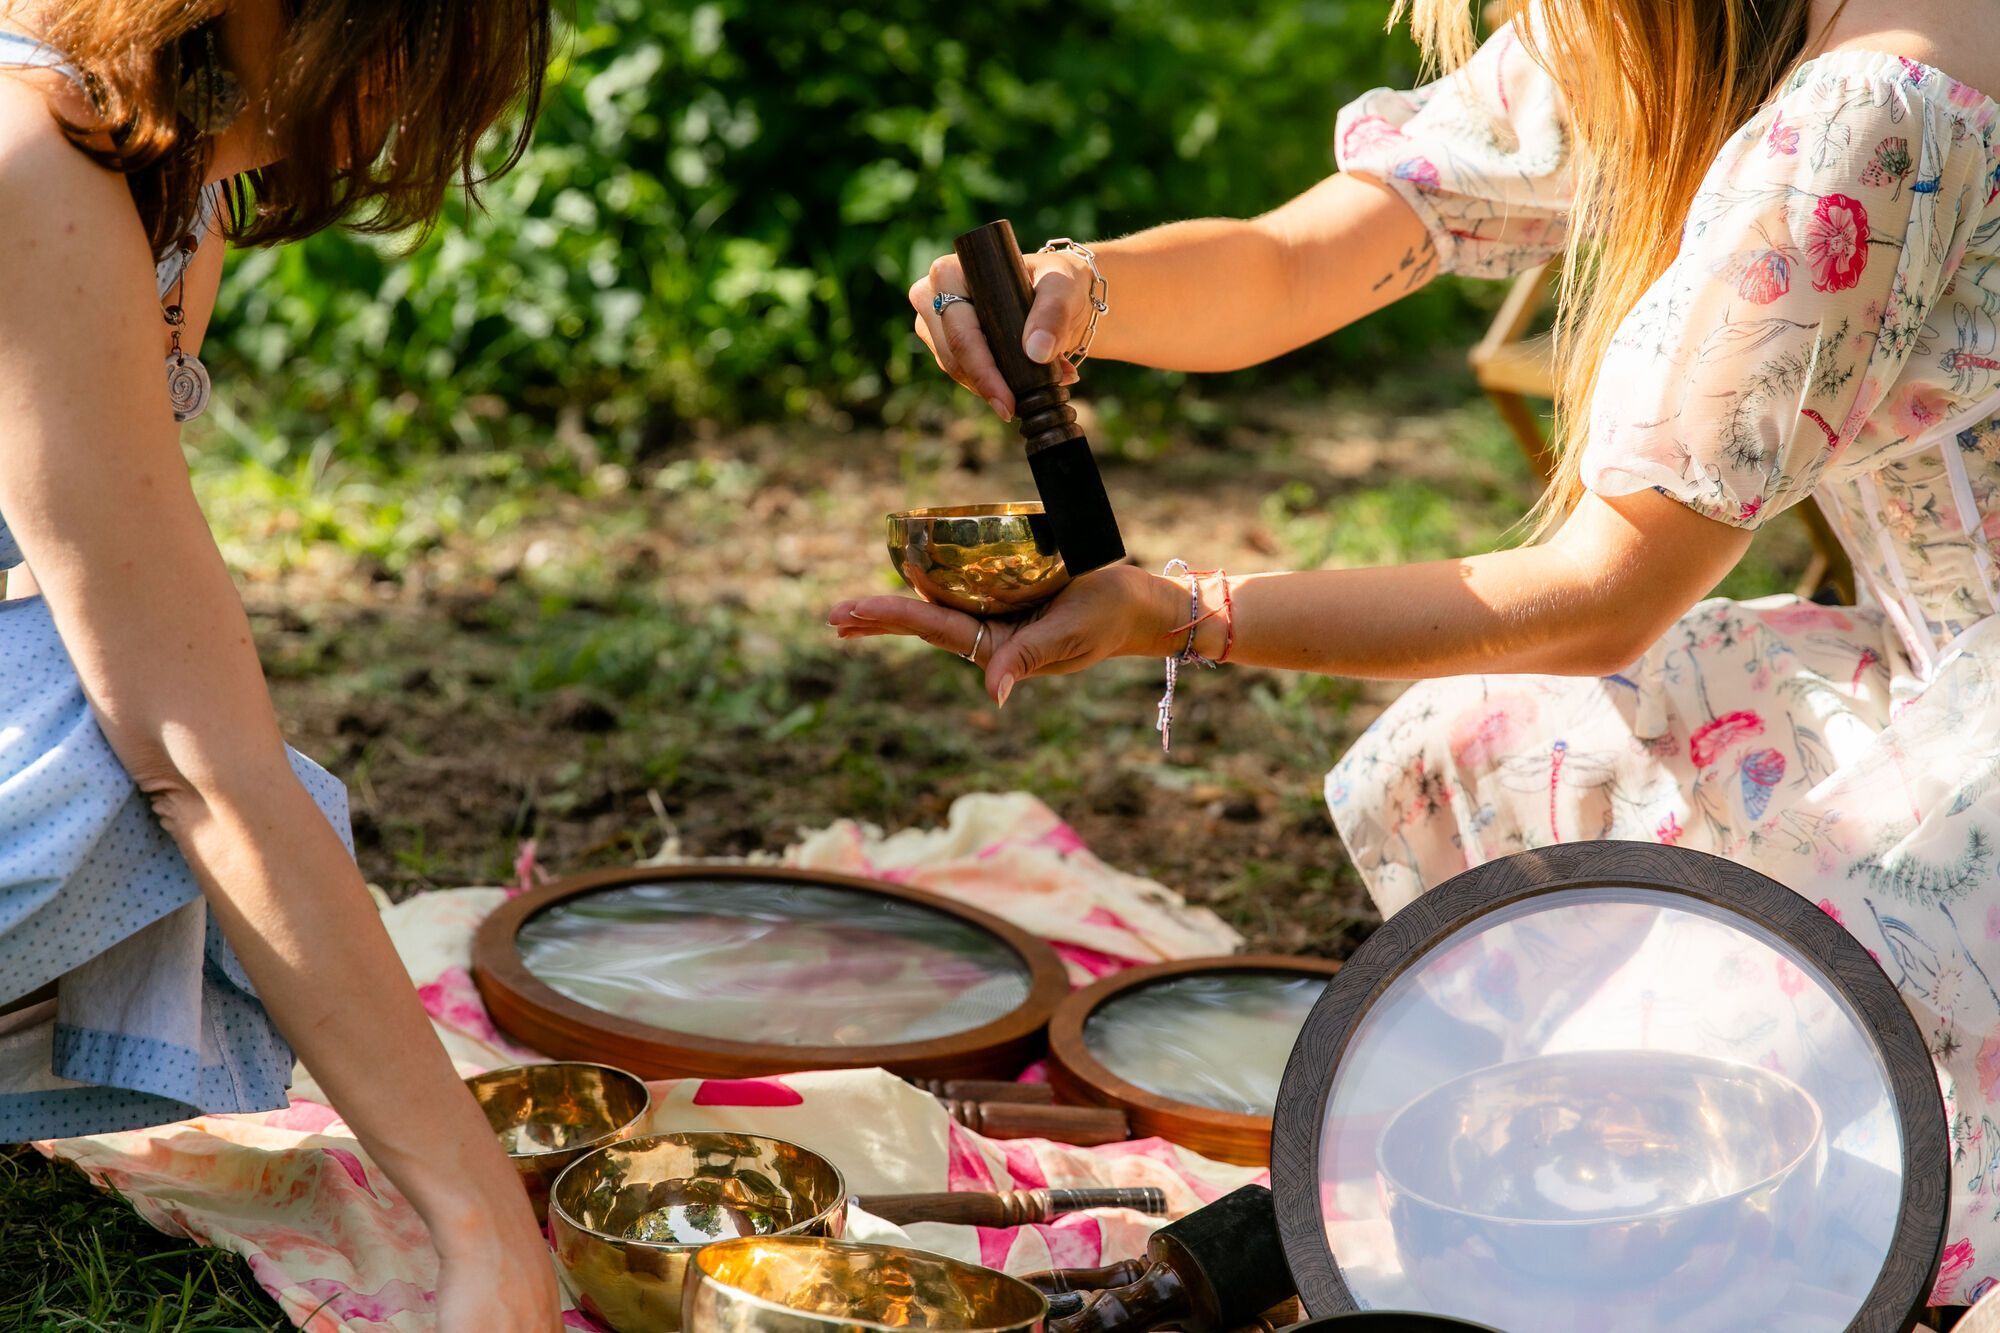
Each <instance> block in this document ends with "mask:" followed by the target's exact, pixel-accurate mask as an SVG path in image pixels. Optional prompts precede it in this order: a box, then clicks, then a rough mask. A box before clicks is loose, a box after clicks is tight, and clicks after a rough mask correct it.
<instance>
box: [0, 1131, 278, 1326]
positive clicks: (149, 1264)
mask: <svg viewBox="0 0 2000 1333" xmlns="http://www.w3.org/2000/svg"><path fill="white" fill-rule="evenodd" d="M285 1327H288V1324H287V1322H286V1320H285V1319H284V1318H283V1316H282V1315H280V1314H279V1312H278V1308H277V1306H276V1305H274V1304H273V1303H272V1302H271V1301H270V1299H269V1298H267V1297H266V1296H265V1295H264V1293H263V1292H262V1291H261V1290H260V1289H259V1288H258V1287H257V1285H256V1283H254V1282H252V1281H251V1279H250V1271H249V1268H248V1266H247V1265H245V1264H244V1263H243V1261H242V1260H241V1259H239V1258H237V1257H236V1256H235V1255H233V1254H225V1253H222V1252H220V1251H217V1250H203V1249H195V1248H190V1247H189V1245H188V1243H187V1242H186V1241H184V1240H177V1239H175V1238H173V1237H170V1236H164V1235H162V1234H160V1233H159V1232H157V1231H155V1230H153V1228H152V1227H150V1226H148V1225H147V1224H146V1223H145V1222H143V1221H141V1220H140V1219H139V1216H138V1214H136V1213H135V1212H133V1211H132V1209H131V1208H130V1207H128V1206H127V1205H126V1204H124V1203H123V1202H122V1201H120V1200H117V1199H113V1198H109V1197H107V1196H106V1195H104V1194H103V1193H101V1192H99V1191H98V1190H96V1189H93V1188H92V1187H91V1186H90V1184H89V1182H87V1181H86V1180H84V1178H83V1176H82V1175H81V1174H80V1173H79V1172H78V1171H76V1170H75V1169H74V1168H72V1167H70V1166H68V1165H66V1164H64V1163H60V1162H51V1161H48V1160H46V1159H45V1158H43V1157H42V1156H41V1154H39V1153H36V1152H34V1151H32V1150H31V1149H27V1148H10V1149H6V1150H0V1329H6V1330H8V1333H85V1331H86V1330H88V1331H89V1333H99V1331H100V1330H102V1333H267V1330H272V1329H282V1328H285Z"/></svg>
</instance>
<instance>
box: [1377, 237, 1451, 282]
mask: <svg viewBox="0 0 2000 1333" xmlns="http://www.w3.org/2000/svg"><path fill="white" fill-rule="evenodd" d="M1436 268H1437V247H1436V246H1434V245H1432V244H1431V239H1430V237H1428V236H1426V237H1425V238H1424V240H1423V244H1421V245H1413V246H1411V247H1410V248H1409V249H1407V250H1405V251H1403V257H1402V258H1401V259H1399V260H1397V261H1396V267H1394V268H1392V269H1390V270H1389V271H1388V272H1387V273H1384V274H1383V275H1382V276H1381V277H1379V278H1377V279H1376V280H1375V285H1374V286H1373V287H1372V288H1370V289H1369V290H1371V291H1377V292H1379V291H1381V290H1382V289H1383V288H1384V287H1387V286H1388V285H1389V284H1390V283H1392V282H1394V281H1396V280H1397V279H1398V278H1401V279H1402V281H1403V293H1404V294H1407V293H1409V292H1413V291H1415V290H1416V289H1417V288H1419V287H1421V286H1423V285H1424V284H1425V283H1427V282H1429V281H1430V280H1431V277H1432V275H1433V273H1434V272H1435V270H1436Z"/></svg>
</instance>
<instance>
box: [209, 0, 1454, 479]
mask: <svg viewBox="0 0 2000 1333" xmlns="http://www.w3.org/2000/svg"><path fill="white" fill-rule="evenodd" d="M1384 11H1385V6H1384V5H1383V4H1382V3H1380V0H1306V2H1304V3H1300V2H1297V0H1247V2H1246V3H1242V4H1237V5H1229V6H1210V5H1203V4H1198V3H1195V2H1194V0H1010V3H1006V4H1001V5H989V6H985V7H981V6H977V5H938V4H933V3H930V2H929V0H876V3H872V4H869V5H857V4H851V3H847V4H829V3H817V4H815V3H801V4H770V3H759V2H758V0H711V2H710V3H704V4H698V5H692V6H683V5H670V4H657V3H653V2H652V0H580V13H579V15H578V17H577V20H576V22H575V24H574V25H573V26H572V27H571V28H570V29H569V30H568V31H567V34H566V39H565V41H564V42H563V47H562V50H563V54H562V56H561V57H560V58H559V60H558V62H557V67H556V68H555V70H554V71H553V82H552V87H551V93H550V97H549V101H548V106H547V108H546V111H545V113H544V116H543V120H542V123H541V125H540V127H539V129H538V131H537V135H536V140H535V145H534V147H533V149H532V150H531V151H530V152H529V154H528V156H527V158H526V160H525V161H524V162H523V163H522V164H521V165H520V166H519V167H518V168H517V169H516V170H515V171H514V172H513V173H512V174H510V175H508V176H506V177H504V178H502V179H500V180H498V181H495V182H493V183H492V184H491V185H489V186H488V188H487V189H486V191H485V195H484V205H483V207H482V208H472V209H468V208H465V207H462V206H455V207H454V208H452V210H451V211H450V213H449V214H448V216H447V217H446V219H445V221H444V223H443V225H442V226H440V228H439V229H438V230H437V232H436V233H435V234H434V235H432V236H431V237H429V238H428V239H427V240H426V241H424V243H423V244H422V245H420V246H419V247H417V248H416V249H415V251H414V252H413V253H407V254H406V253H404V252H403V251H404V247H405V246H407V243H408V242H407V238H405V239H404V240H402V241H390V242H382V241H375V240H369V239H366V238H359V237H354V236H351V235H348V234H344V233H338V234H330V235H325V236H321V237H318V238H315V239H314V240H312V241H310V242H308V243H306V244H303V245H299V246H294V247H291V248H288V249H286V250H283V251H276V252H263V253H257V254H251V255H246V256H242V257H240V259H239V261H238V262H237V264H236V265H235V266H234V270H233V272H232V274H231V276H230V277H229V278H228V280H227V287H226V290H225V293H224V296H223V299H222V302H221V306H220V322H219V324H218V327H217V332H216V338H215V342H216V348H215V354H214V359H215V360H216V361H217V362H219V363H220V364H219V365H218V369H219V370H220V371H222V372H223V374H224V375H225V377H226V382H227V383H229V384H231V385H232V386H234V387H235V388H236V390H237V391H238V392H244V393H247V394H249V395H250V399H249V400H248V401H246V402H245V404H244V406H245V409H246V413H248V414H249V415H251V416H252V417H253V418H254V419H256V420H258V421H259V422H260V423H270V424H272V425H275V426H276V427H278V428H279V429H281V430H282V431H283V432H284V433H285V434H287V435H290V436H291V437H292V439H293V444H292V445H291V446H290V447H292V448H294V449H296V450H298V451H300V452H309V451H310V449H311V447H312V440H313V437H314V436H315V435H318V434H320V433H321V432H322V431H325V430H328V429H330V430H331V432H332V434H333V438H334V439H335V440H336V441H337V443H338V447H339V449H340V451H341V453H343V454H344V455H346V456H348V457H380V458H387V457H391V456H393V455H394V454H395V453H396V452H397V451H399V450H402V449H406V448H409V447H412V446H413V445H415V444H416V443H418V442H428V441H431V440H442V441H444V442H446V443H447V444H469V443H481V444H492V443H512V442H518V441H519V440H520V439H523V438H541V437H546V436H548V435H549V434H550V433H551V432H550V430H549V429H548V427H550V426H551V425H553V426H554V427H555V429H554V432H553V434H554V437H555V439H556V441H557V442H558V444H559V445H560V446H564V447H566V449H567V451H568V453H569V455H570V456H571V457H574V458H576V459H579V460H581V461H583V462H586V463H589V462H595V461H597V460H599V459H602V458H605V457H610V458H630V457H633V456H636V455H638V454H640V453H643V452H644V451H645V450H646V449H648V447H650V446H652V445H654V444H656V443H657V442H659V441H661V440H662V439H666V438H671V437H672V436H673V435H674V434H675V433H677V432H678V431H679V429H680V428H681V427H682V425H683V423H685V422H687V421H689V420H692V419H717V418H720V419H725V420H727V419H742V418H745V417H752V416H770V415H799V414H829V413H833V412H838V411H847V412H851V413H858V414H860V415H863V416H869V417H885V416H886V417H889V418H892V419H894V418H898V417H901V416H904V415H906V414H907V412H908V411H909V410H910V408H911V406H912V400H913V399H914V398H916V397H919V396H921V395H924V394H929V393H934V392H936V390H937V389H938V387H939V380H938V377H936V376H935V374H934V372H932V371H929V370H928V369H926V368H924V366H923V364H922V362H921V358H920V353H921V351H922V349H921V348H920V347H918V346H917V345H916V343H915V342H914V340H913V338H912V337H911V335H910V312H909V309H908V306H907V303H906V300H905V296H904V293H905V291H906V289H907V287H908V285H909V283H910V282H911V281H912V279H913V278H914V277H916V276H917V275H918V274H919V273H920V272H921V271H922V269H923V268H924V266H925V265H926V264H927V263H928V261H929V260H930V259H931V258H933V257H934V256H936V255H938V254H941V253H944V252H945V251H947V250H948V249H949V246H950V240H951V237H952V236H953V235H955V234H956V233H957V232H959V231H962V230H965V229H966V228H968V227H970V226H973V225H976V224H978V223H979V222H982V221H984V220H987V219H989V218H992V217H996V216H1010V217H1012V219H1013V220H1014V222H1015V225H1016V228H1017V230H1018V231H1019V233H1020V235H1021V237H1022V239H1023V241H1024V242H1026V243H1028V244H1034V243H1036V242H1037V241H1038V240H1039V239H1040V238H1042V237H1046V236H1050V235H1058V234H1069V235H1075V236H1079V237H1103V236H1110V235H1117V234H1120V233H1124V232H1127V231H1131V230H1134V229H1136V228H1139V227H1144V226H1148V225H1151V224H1154V223H1157V222H1160V221H1164V220H1168V219H1172V218H1177V217H1187V216H1198V215H1203V214H1233V215H1244V214H1250V213H1254V212H1258V211H1261V210H1263V209H1265V208H1268V207H1270V206H1271V205H1273V204H1276V203H1278V202H1280V201H1281V200H1283V199H1284V198H1286V197H1288V196H1290V195H1291V194H1293V193H1295V192H1297V191H1298V190H1300V189H1302V188H1304V187H1306V186H1307V185H1309V184H1311V183H1312V182H1313V181H1314V180H1316V179H1318V178H1319V177H1321V176H1323V175H1325V174H1326V172H1327V171H1328V170H1329V169H1330V148H1329V141H1330V137H1331V127H1332V121H1333V114H1334V112H1335V110H1336V109H1337V107H1338V106H1339V104H1340V103H1341V102H1343V101H1344V100H1346V99H1348V98H1350V97H1352V96H1353V95H1355V94H1356V93H1358V92H1360V91H1361V90H1363V89H1364V88H1366V87H1369V86H1371V85H1374V84H1378V83H1385V82H1388V83H1403V84H1407V83H1408V82H1410V81H1412V80H1413V79H1414V77H1415V58H1414V53H1413V51H1412V49H1411V48H1410V47H1409V45H1408V43H1407V42H1406V41H1405V40H1404V39H1402V38H1401V37H1397V38H1393V39H1392V38H1390V37H1388V36H1386V35H1385V34H1384V33H1383V31H1382V20H1383V17H1384ZM1464 302H1465V297H1464V296H1463V295H1462V294H1460V293H1459V292H1458V291H1457V290H1456V289H1454V288H1450V287H1445V288H1441V289H1439V290H1437V291H1435V292H1430V293H1425V294H1423V295H1420V296H1419V297H1418V298H1416V299H1415V300H1414V301H1413V302H1411V303H1406V307H1407V308H1399V309H1398V310H1397V311H1396V312H1394V313H1392V314H1391V315H1390V316H1388V317H1385V318H1382V319H1378V320H1374V321H1370V322H1369V324H1368V325H1367V326H1366V327H1364V328H1363V329H1362V330H1357V331H1354V332H1353V333H1350V334H1347V335H1343V336H1342V337H1341V338H1339V339H1336V340H1334V341H1333V343H1332V344H1330V345H1329V346H1328V347H1327V348H1323V349H1321V350H1319V351H1318V352H1317V353H1316V354H1308V362H1307V364H1310V365H1311V366H1312V367H1313V368H1314V370H1315V372H1316V373H1322V372H1324V371H1325V370H1326V369H1327V368H1330V367H1337V366H1351V365H1353V364H1354V363H1355V362H1356V361H1366V360H1372V359H1377V358H1381V357H1385V356H1402V355H1406V354H1408V353H1409V352H1410V351H1411V350H1412V349H1413V348H1416V347H1418V346H1421V345H1423V344H1424V343H1425V342H1426V341H1430V340H1434V339H1435V338H1436V337H1437V335H1438V332H1439V330H1440V328H1443V329H1446V330H1449V331H1450V336H1451V340H1454V341H1462V336H1463V335H1462V332H1460V330H1459V327H1458V326H1457V325H1456V324H1454V322H1453V321H1454V320H1455V319H1457V318H1458V317H1459V316H1460V315H1462V313H1463V310H1464ZM1314 355H1317V357H1318V360H1316V361H1313V360H1311V357H1312V356H1314ZM1297 368H1298V367H1297V366H1296V365H1295V366H1294V369H1295V370H1296V369H1297ZM1092 374H1093V379H1092V383H1093V389H1094V390H1097V389H1100V388H1101V389H1104V390H1107V391H1109V392H1114V393H1116V392H1124V393H1127V394H1131V395H1135V396H1137V397H1140V398H1145V397H1147V396H1149V395H1150V396H1151V397H1153V398H1155V399H1157V398H1158V397H1159V396H1160V395H1161V394H1163V393H1168V392H1171V391H1172V388H1173V385H1174V383H1175V381H1173V380H1172V379H1171V378H1169V377H1161V376H1154V375H1143V374H1139V373H1134V372H1119V371H1113V372H1111V373H1108V374H1107V373H1104V372H1102V371H1100V370H1098V369H1097V368H1093V372H1092Z"/></svg>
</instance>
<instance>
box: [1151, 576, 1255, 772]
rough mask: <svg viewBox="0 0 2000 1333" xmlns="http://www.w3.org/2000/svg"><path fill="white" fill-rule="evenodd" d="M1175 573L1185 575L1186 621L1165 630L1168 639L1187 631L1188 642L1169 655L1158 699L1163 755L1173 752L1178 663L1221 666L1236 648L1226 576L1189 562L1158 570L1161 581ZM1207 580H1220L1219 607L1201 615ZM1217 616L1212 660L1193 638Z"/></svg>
mask: <svg viewBox="0 0 2000 1333" xmlns="http://www.w3.org/2000/svg"><path fill="white" fill-rule="evenodd" d="M1177 573H1178V574H1184V575H1186V576H1187V581H1188V622H1187V624H1185V625H1176V626H1174V627H1173V628H1172V629H1170V630H1168V631H1167V636H1168V637H1172V636H1173V635H1176V634H1179V633H1180V632H1181V631H1182V630H1186V631H1187V643H1186V644H1184V645H1183V646H1182V648H1181V650H1180V652H1178V653H1174V654H1171V655H1169V656H1168V658H1167V689H1166V693H1164V694H1162V695H1161V696H1160V709H1159V720H1158V721H1157V722H1156V723H1155V727H1156V729H1157V730H1158V731H1159V733H1160V753H1162V754H1168V753H1171V752H1172V750H1173V745H1174V689H1175V687H1176V686H1177V685H1178V684H1179V681H1180V668H1181V664H1182V663H1192V664H1193V665H1195V666H1202V667H1213V666H1220V665H1222V664H1223V663H1224V662H1226V661H1228V660H1229V652H1230V649H1232V648H1234V647H1235V646H1236V606H1235V603H1234V602H1233V601H1232V600H1231V599H1230V596H1229V575H1228V574H1227V573H1225V572H1223V571H1222V570H1219V569H1207V570H1193V569H1189V568H1188V563H1187V561H1185V560H1169V561H1167V563H1166V567H1165V568H1164V569H1162V570H1161V571H1160V574H1161V576H1162V577H1163V578H1172V577H1174V576H1175V574H1177ZM1206 578H1219V579H1221V580H1222V605H1221V606H1219V607H1217V608H1216V609H1215V610H1213V611H1210V612H1208V613H1207V614H1206V615H1204V614H1203V613H1202V609H1201V581H1202V580H1203V579H1206ZM1217 616H1221V617H1222V618H1223V636H1222V655H1221V656H1220V657H1217V658H1215V659H1214V660H1213V661H1211V660H1210V659H1208V658H1206V657H1203V656H1202V655H1201V654H1200V653H1198V652H1196V651H1195V650H1194V637H1195V633H1196V632H1197V631H1198V630H1200V628H1201V627H1202V626H1203V625H1204V624H1206V623H1207V622H1209V621H1211V620H1213V619H1215V618H1216V617H1217Z"/></svg>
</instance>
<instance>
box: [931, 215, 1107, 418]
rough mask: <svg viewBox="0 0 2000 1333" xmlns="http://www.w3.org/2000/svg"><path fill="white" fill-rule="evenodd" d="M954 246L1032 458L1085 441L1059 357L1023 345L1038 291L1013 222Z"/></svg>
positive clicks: (988, 227)
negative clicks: (1036, 354)
mask: <svg viewBox="0 0 2000 1333" xmlns="http://www.w3.org/2000/svg"><path fill="white" fill-rule="evenodd" d="M952 248H953V249H954V250H956V251H957V252H958V262H959V266H960V267H961V268H963V269H964V270H965V289H966V291H967V292H969V293H970V294H971V296H972V308H973V310H974V312H975V313H977V314H978V316H979V327H980V328H981V329H983V330H985V332H986V342H987V345H988V346H989V347H991V348H992V349H993V361H994V364H996V365H998V366H999V367H1000V378H1001V379H1004V380H1006V381H1007V387H1008V388H1009V389H1012V390H1013V391H1014V423H1015V424H1016V425H1017V426H1019V427H1020V428H1021V437H1022V438H1023V439H1024V440H1026V441H1027V445H1028V454H1029V456H1030V457H1032V456H1033V455H1035V454H1037V453H1040V452H1041V451H1042V450H1044V449H1047V448H1049V447H1050V446H1052V445H1057V444H1061V443H1063V442H1064V441H1065V440H1080V439H1082V438H1083V429H1082V427H1080V426H1078V425H1077V424H1076V409H1075V408H1073V407H1071V406H1070V405H1069V386H1068V385H1065V384H1062V383H1059V382H1058V378H1057V373H1056V367H1057V366H1058V365H1059V364H1061V363H1060V361H1052V362H1049V363H1048V364H1046V365H1045V364H1043V363H1042V362H1040V361H1036V360H1033V359H1032V358H1030V357H1029V356H1028V353H1027V349H1025V348H1024V347H1022V346H1021V338H1022V336H1023V333H1024V331H1025V330H1026V329H1027V326H1028V311H1029V309H1030V308H1031V307H1032V306H1033V305H1034V303H1035V289H1034V286H1033V285H1032V284H1031V283H1030V282H1029V281H1028V266H1027V264H1026V263H1025V262H1024V261H1023V260H1022V258H1021V245H1020V242H1019V241H1017V240H1015V239H1014V224H1013V223H1011V222H1009V221H1007V219H1005V218H1002V219H1000V220H999V221H998V222H989V223H987V224H986V225H985V226H983V227H979V228H977V229H975V230H973V231H969V232H967V233H965V235H963V236H961V237H959V238H958V239H957V240H956V241H954V242H953V243H952Z"/></svg>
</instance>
